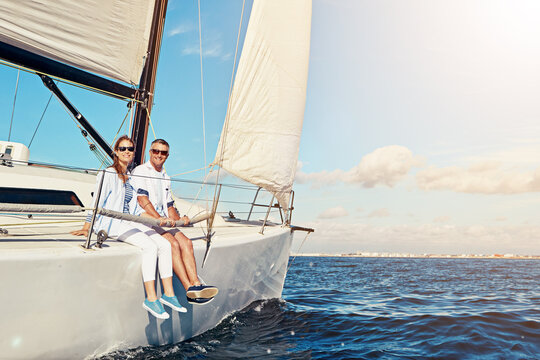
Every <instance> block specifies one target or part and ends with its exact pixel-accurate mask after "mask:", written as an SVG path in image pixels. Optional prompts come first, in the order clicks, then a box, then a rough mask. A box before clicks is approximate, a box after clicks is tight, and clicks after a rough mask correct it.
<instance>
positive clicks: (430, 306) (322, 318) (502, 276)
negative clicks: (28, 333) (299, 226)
mask: <svg viewBox="0 0 540 360" xmlns="http://www.w3.org/2000/svg"><path fill="white" fill-rule="evenodd" d="M291 260H292V259H291ZM104 359H540V260H511V259H431V258H429V259H412V258H346V257H324V258H320V257H297V258H296V259H294V261H293V262H292V265H291V268H290V269H289V273H288V275H287V279H286V282H285V288H284V290H283V299H273V300H267V301H259V302H256V303H253V304H251V305H250V306H248V307H247V308H245V309H244V310H242V311H240V312H238V313H236V314H233V315H231V316H230V317H228V318H227V319H225V320H224V321H223V322H222V323H221V324H220V325H219V326H218V327H216V328H215V329H212V330H210V331H208V332H206V333H204V334H202V335H200V336H198V337H195V338H193V339H190V340H188V341H185V342H182V343H179V344H174V345H166V346H161V347H145V348H137V349H132V350H129V351H123V352H115V353H111V354H109V355H107V356H105V357H104Z"/></svg>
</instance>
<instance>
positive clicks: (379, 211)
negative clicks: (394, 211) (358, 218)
mask: <svg viewBox="0 0 540 360" xmlns="http://www.w3.org/2000/svg"><path fill="white" fill-rule="evenodd" d="M388 216H390V212H389V211H388V209H384V208H383V209H377V210H373V211H372V212H370V213H369V214H368V216H367V217H369V218H377V217H388Z"/></svg>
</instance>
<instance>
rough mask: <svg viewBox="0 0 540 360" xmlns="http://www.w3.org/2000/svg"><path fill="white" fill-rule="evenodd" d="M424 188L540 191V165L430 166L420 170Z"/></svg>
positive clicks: (501, 192) (458, 190)
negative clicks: (529, 167)
mask: <svg viewBox="0 0 540 360" xmlns="http://www.w3.org/2000/svg"><path fill="white" fill-rule="evenodd" d="M416 181H417V185H418V187H419V188H420V189H423V190H451V191H456V192H464V193H476V194H517V193H525V192H536V191H540V168H537V169H536V170H534V171H523V172H518V171H516V170H504V169H503V168H502V167H501V166H500V163H497V162H493V161H483V162H478V163H475V164H473V165H472V166H470V167H468V168H460V167H457V166H449V167H443V168H437V167H434V166H430V167H429V168H427V169H424V170H421V171H419V172H418V173H417V174H416Z"/></svg>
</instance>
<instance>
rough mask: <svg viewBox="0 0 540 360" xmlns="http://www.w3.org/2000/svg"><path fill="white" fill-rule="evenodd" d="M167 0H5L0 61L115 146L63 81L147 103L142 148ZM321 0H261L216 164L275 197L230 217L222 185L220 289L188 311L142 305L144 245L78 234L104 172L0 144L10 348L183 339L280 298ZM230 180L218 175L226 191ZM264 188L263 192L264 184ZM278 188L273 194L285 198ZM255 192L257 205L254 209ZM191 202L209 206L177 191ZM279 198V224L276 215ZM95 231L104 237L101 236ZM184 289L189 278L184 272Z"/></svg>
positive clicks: (216, 245)
mask: <svg viewBox="0 0 540 360" xmlns="http://www.w3.org/2000/svg"><path fill="white" fill-rule="evenodd" d="M166 9H167V0H156V1H155V2H152V1H147V0H131V1H127V0H106V1H105V0H102V1H92V2H86V1H71V0H58V1H54V2H48V3H47V5H46V6H45V5H43V3H42V2H39V1H24V2H20V1H18V0H5V1H2V2H1V3H0V58H1V59H2V60H3V61H4V62H7V63H9V64H11V65H13V66H15V67H19V68H23V69H25V70H27V71H30V72H34V73H35V74H37V75H38V76H40V77H41V79H42V80H43V83H44V84H45V86H47V87H48V88H49V90H50V91H51V92H52V93H53V94H54V95H55V96H56V97H57V98H58V100H59V101H61V102H62V103H63V104H64V106H65V107H66V108H67V109H68V110H69V111H70V112H72V114H73V116H74V118H76V119H77V121H78V122H79V123H80V126H82V127H83V128H84V132H86V134H87V135H88V137H89V138H91V139H92V141H93V142H95V144H96V147H98V148H99V151H101V153H102V154H104V156H110V154H111V148H110V144H109V143H108V142H107V141H106V140H105V139H104V138H103V137H102V136H101V135H100V134H99V132H98V131H97V130H95V129H94V128H93V127H92V125H91V124H90V121H88V120H87V119H86V118H85V117H84V115H83V114H81V113H79V112H78V111H77V109H76V106H74V105H73V104H72V103H71V102H70V101H69V100H68V99H67V98H66V97H65V96H64V94H63V93H62V91H60V89H58V87H57V86H56V84H55V82H56V81H64V82H69V83H74V84H76V85H77V86H81V87H84V88H90V89H92V90H93V91H98V92H101V93H105V94H108V95H110V96H112V97H114V98H120V99H128V100H129V101H130V102H132V103H134V104H136V110H135V115H134V122H133V130H132V133H131V137H132V139H133V140H134V141H135V144H136V158H135V161H136V162H137V163H142V161H143V159H144V153H145V146H146V143H147V133H148V124H149V116H150V113H151V108H152V104H153V103H154V102H158V101H159V100H157V99H154V97H153V93H154V83H155V74H156V67H157V63H158V57H159V49H160V45H161V37H162V32H163V26H164V18H165V13H166ZM310 26H311V0H294V1H291V0H255V1H254V3H253V6H252V11H251V15H250V18H249V25H248V29H247V32H246V37H245V40H244V46H243V50H242V55H241V58H240V61H239V64H238V70H237V72H236V76H235V81H234V86H233V88H232V92H231V95H230V98H229V105H228V111H227V114H226V117H225V122H224V126H223V131H222V135H221V138H220V140H219V145H218V150H217V152H216V156H215V159H214V162H213V166H215V167H216V169H223V170H225V171H227V172H228V173H230V174H232V175H234V176H236V177H238V178H240V179H243V180H245V181H247V182H249V183H251V184H253V185H255V186H257V187H258V188H259V189H263V191H268V192H270V193H271V195H272V201H271V202H270V204H267V209H268V211H267V216H266V218H265V219H264V220H262V221H253V220H252V219H249V217H248V218H247V219H241V218H238V217H234V216H233V215H232V214H231V216H229V217H222V216H220V215H219V214H217V213H216V208H217V204H218V201H219V191H216V194H218V195H217V196H214V203H213V204H212V206H211V209H209V210H208V211H209V212H210V215H209V220H208V221H206V222H205V223H204V224H205V226H193V227H187V228H184V229H183V232H184V233H185V234H186V235H187V236H188V237H189V238H191V239H193V243H194V249H195V258H196V260H197V266H198V273H199V275H200V277H201V278H202V279H204V281H206V282H207V283H211V284H216V285H218V286H219V288H220V292H219V294H218V296H216V297H215V299H214V300H213V301H212V302H211V303H209V304H208V305H205V306H199V307H197V306H196V307H193V306H191V305H188V304H187V301H186V300H184V299H183V298H182V296H179V298H180V300H181V302H182V303H183V305H184V306H186V307H187V308H188V313H187V314H178V313H172V314H171V315H172V316H171V318H170V319H168V320H163V321H162V320H157V319H155V318H154V317H152V316H151V315H149V314H148V313H147V312H146V311H145V310H144V309H142V308H141V306H140V304H141V303H142V300H143V299H144V296H145V295H144V288H143V284H142V280H141V277H140V272H139V271H138V269H139V268H140V262H141V259H140V255H141V253H140V250H139V249H138V248H135V247H133V246H131V245H129V244H125V243H121V242H116V241H110V240H107V241H106V242H105V243H104V244H102V241H103V240H104V239H100V238H97V239H92V238H91V236H92V235H90V236H89V238H88V239H87V241H86V242H84V243H83V244H81V242H82V241H81V239H80V238H77V237H74V236H72V235H70V234H69V230H72V229H74V228H77V227H80V226H81V224H82V221H83V218H84V213H83V211H85V210H86V209H89V208H90V209H91V210H92V211H98V209H93V208H92V200H91V199H92V191H93V188H94V183H95V179H96V173H97V171H95V170H88V169H74V168H69V169H66V168H63V167H60V166H57V165H51V164H37V163H34V162H32V161H31V160H30V159H31V156H30V153H29V150H28V148H27V147H26V146H25V145H24V144H20V143H14V142H10V141H0V179H1V182H0V273H1V274H2V275H0V276H1V278H2V279H1V283H2V288H3V289H2V292H1V294H0V304H2V306H3V312H2V326H1V327H0V354H2V357H5V358H10V359H23V358H24V359H27V358H40V359H46V358H54V359H58V358H67V359H72V358H88V357H95V356H99V355H101V354H105V353H107V352H110V351H113V350H119V349H129V348H134V347H138V346H146V345H160V344H170V343H174V342H179V341H182V340H185V339H188V338H191V337H193V336H196V335H198V334H201V333H203V332H205V331H207V330H209V329H212V328H213V327H215V326H216V325H217V324H219V322H220V321H222V320H223V319H224V318H225V317H227V316H229V315H230V314H232V313H234V312H235V311H238V310H241V309H243V308H244V307H246V306H247V305H249V304H250V303H252V302H253V301H256V300H262V299H271V298H279V297H281V293H282V290H283V285H284V281H285V276H286V272H287V266H288V263H289V254H290V248H291V243H292V237H293V232H294V231H297V230H306V231H311V230H312V229H304V228H301V227H295V226H292V225H291V214H292V209H293V205H292V204H293V200H294V193H293V192H292V185H293V180H294V175H295V170H296V162H297V157H298V148H299V139H300V133H301V128H302V121H303V113H304V106H305V94H306V85H307V70H308V57H309V43H310ZM219 187H220V185H217V186H216V189H218V188H219ZM257 193H258V191H257ZM274 198H275V199H276V203H274ZM257 205H259V204H257V200H256V199H254V200H253V201H252V204H251V207H252V208H253V206H257ZM176 206H177V207H178V208H179V210H180V212H181V213H186V214H187V215H188V216H190V217H192V216H194V215H196V214H197V213H199V212H200V211H201V210H200V209H199V208H198V207H197V206H193V204H190V203H188V202H187V201H185V200H181V199H178V198H177V199H176ZM274 208H277V209H279V211H280V214H281V215H282V221H281V222H280V223H272V222H270V221H268V212H269V211H270V210H271V209H274ZM94 238H95V235H94ZM175 292H176V293H177V294H180V295H181V294H182V292H183V288H182V287H181V285H180V283H179V282H178V281H177V280H175Z"/></svg>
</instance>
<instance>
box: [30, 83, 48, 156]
mask: <svg viewBox="0 0 540 360" xmlns="http://www.w3.org/2000/svg"><path fill="white" fill-rule="evenodd" d="M52 97H53V93H51V96H49V101H47V105H45V110H43V114H41V118H40V119H39V122H38V124H37V126H36V130H35V131H34V135H32V139H30V143H29V144H28V148H29V149H30V146H32V141H34V136H36V133H37V131H38V129H39V125H41V120H43V117H44V116H45V112H46V111H47V109H48V108H49V104H50V103H51V99H52Z"/></svg>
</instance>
